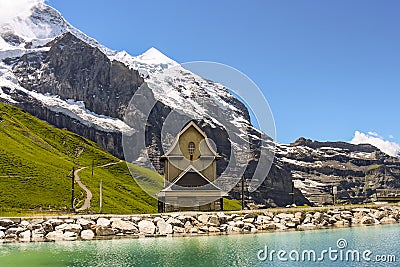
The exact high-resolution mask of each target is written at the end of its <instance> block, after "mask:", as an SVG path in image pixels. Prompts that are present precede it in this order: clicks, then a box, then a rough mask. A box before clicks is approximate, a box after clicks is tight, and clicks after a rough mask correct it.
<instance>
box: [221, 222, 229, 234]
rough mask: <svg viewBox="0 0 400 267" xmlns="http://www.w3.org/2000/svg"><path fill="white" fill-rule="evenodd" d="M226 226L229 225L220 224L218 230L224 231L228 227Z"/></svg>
mask: <svg viewBox="0 0 400 267" xmlns="http://www.w3.org/2000/svg"><path fill="white" fill-rule="evenodd" d="M228 227H229V225H228V224H221V225H220V226H219V230H220V231H221V232H226V230H227V229H228Z"/></svg>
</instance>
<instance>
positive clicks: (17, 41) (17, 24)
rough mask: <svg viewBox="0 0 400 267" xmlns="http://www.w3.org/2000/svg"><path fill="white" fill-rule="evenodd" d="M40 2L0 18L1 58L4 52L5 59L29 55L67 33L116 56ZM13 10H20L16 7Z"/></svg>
mask: <svg viewBox="0 0 400 267" xmlns="http://www.w3.org/2000/svg"><path fill="white" fill-rule="evenodd" d="M43 2H44V1H41V0H34V1H31V2H30V5H29V6H28V7H25V11H24V12H17V13H14V14H12V15H9V16H7V17H1V18H0V57H1V56H2V54H3V53H2V51H5V50H8V53H7V55H12V56H17V55H19V56H20V55H22V54H24V53H28V52H32V49H37V48H41V47H43V46H45V45H46V44H48V43H49V42H51V41H52V40H54V39H55V38H56V37H58V36H60V35H63V34H65V33H67V32H70V33H72V34H73V35H75V36H76V37H78V38H79V39H81V40H83V41H84V42H86V43H88V44H90V45H91V46H94V47H97V48H99V49H100V50H101V51H102V52H103V53H104V54H106V55H108V56H111V55H115V54H116V52H115V51H113V50H110V49H108V48H106V47H104V46H103V45H101V44H99V43H98V42H97V41H96V40H94V39H93V38H90V37H89V36H87V35H85V34H84V33H82V32H81V31H80V30H78V29H76V28H75V27H73V26H72V25H71V24H69V23H68V22H67V21H66V20H65V19H64V18H63V16H62V15H61V14H60V12H58V11H57V10H56V9H54V8H53V7H51V6H48V5H46V4H44V3H43ZM1 5H3V3H1ZM7 5H8V4H7ZM10 6H11V5H10ZM1 7H2V6H1ZM15 8H21V7H17V6H15V7H14V9H15ZM11 9H12V7H11ZM10 50H14V53H13V54H10ZM4 56H5V55H3V57H4Z"/></svg>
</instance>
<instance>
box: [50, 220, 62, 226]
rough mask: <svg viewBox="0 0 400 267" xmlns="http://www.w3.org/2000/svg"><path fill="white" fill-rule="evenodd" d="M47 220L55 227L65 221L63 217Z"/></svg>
mask: <svg viewBox="0 0 400 267" xmlns="http://www.w3.org/2000/svg"><path fill="white" fill-rule="evenodd" d="M47 222H48V223H50V224H51V225H52V226H53V227H56V226H58V225H61V224H63V223H64V221H63V220H61V219H50V220H48V221H47Z"/></svg>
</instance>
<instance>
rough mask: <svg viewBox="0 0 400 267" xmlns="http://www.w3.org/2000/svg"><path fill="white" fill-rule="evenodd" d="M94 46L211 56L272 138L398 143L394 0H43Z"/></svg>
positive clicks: (399, 34) (399, 43)
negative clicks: (247, 97)
mask: <svg viewBox="0 0 400 267" xmlns="http://www.w3.org/2000/svg"><path fill="white" fill-rule="evenodd" d="M47 3H48V4H49V5H51V6H53V7H55V8H56V9H58V10H59V11H60V12H61V13H62V14H63V16H64V17H65V18H66V19H67V20H68V21H69V22H70V23H71V24H72V25H74V26H75V27H77V28H79V29H80V30H82V31H83V32H84V33H86V34H87V35H89V36H91V37H93V38H95V39H97V40H98V41H99V42H101V43H102V44H104V45H106V46H108V47H110V48H112V49H115V50H126V51H128V52H129V53H130V54H132V55H137V54H140V53H142V52H144V51H146V50H147V49H148V48H150V47H152V46H154V47H156V48H157V49H159V50H160V51H162V52H163V53H164V54H166V55H167V56H168V57H170V58H172V59H174V60H176V61H178V62H188V61H196V60H206V61H215V62H220V63H223V64H227V65H229V66H232V67H234V68H236V69H238V70H240V71H242V72H243V73H245V74H246V75H247V76H249V77H250V78H251V79H252V80H253V81H254V82H255V83H256V84H257V85H258V86H259V87H260V89H261V90H262V91H263V93H264V95H265V96H266V98H267V100H268V102H269V104H270V106H271V109H272V112H273V114H274V117H275V123H276V131H277V139H278V141H280V142H283V143H290V142H293V141H294V140H296V139H297V138H299V137H301V136H304V137H307V138H311V139H316V140H320V141H326V140H330V141H337V140H342V141H350V140H352V138H353V136H354V133H355V131H360V132H363V133H368V132H376V133H378V134H379V135H380V136H381V137H382V138H383V139H386V140H389V141H391V142H397V143H400V118H399V101H400V16H399V15H398V14H399V10H400V2H399V1H395V0H393V1H390V0H383V1H376V0H375V1H369V0H362V1H361V0H352V1H347V0H335V1H305V0H304V1H285V0H279V1H268V0H267V1H221V0H220V1H190V4H189V1H174V0H169V1H161V0H160V1H144V0H143V1H128V0H119V1H102V0H96V1H94V0H85V1H82V0H80V1H78V0H68V1H65V0H49V1H47Z"/></svg>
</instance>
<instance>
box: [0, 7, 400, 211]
mask: <svg viewBox="0 0 400 267" xmlns="http://www.w3.org/2000/svg"><path fill="white" fill-rule="evenodd" d="M140 88H145V89H146V90H147V91H146V93H147V95H146V98H143V99H144V100H143V102H141V104H143V105H139V106H137V107H136V110H135V112H138V113H140V114H141V113H143V114H145V111H144V109H145V108H146V105H148V103H150V102H154V103H155V105H154V107H153V108H152V109H151V112H150V114H148V121H146V140H145V141H146V148H145V149H144V150H140V151H133V152H132V153H133V154H132V155H129V157H130V159H131V160H132V161H134V162H136V163H138V164H141V163H143V162H142V159H143V154H145V153H148V154H150V158H151V159H152V161H153V164H154V165H155V166H156V167H158V162H157V159H158V157H159V156H160V155H161V154H163V151H165V149H166V147H168V144H169V143H170V142H172V139H173V137H174V136H168V135H167V136H164V137H163V136H162V130H163V124H164V123H165V122H166V121H167V120H168V119H169V116H171V114H175V117H174V118H176V119H183V120H184V119H191V118H194V119H195V120H196V121H197V123H198V124H199V125H200V126H201V127H202V128H203V130H204V131H205V132H206V133H207V136H208V137H209V138H211V139H212V140H214V142H215V143H216V147H217V151H218V153H219V154H220V155H221V156H222V160H220V161H219V162H218V164H217V169H218V173H219V174H221V173H224V170H225V169H226V166H227V165H228V164H229V162H234V163H235V164H236V165H237V166H240V165H241V164H244V163H246V164H247V167H246V166H244V167H246V172H245V175H246V177H251V176H252V174H253V173H254V171H255V169H256V167H257V164H258V159H259V158H260V146H262V145H263V146H266V147H268V149H269V150H273V149H274V147H275V146H276V157H275V159H274V163H273V165H272V167H271V172H270V173H269V175H268V177H267V178H266V179H265V181H264V182H263V183H262V184H261V186H260V188H259V189H258V190H257V191H256V192H254V193H252V198H253V200H254V201H255V202H256V203H258V204H260V203H261V204H265V203H266V204H268V205H287V204H290V203H291V201H292V196H291V195H290V193H291V192H292V181H294V183H295V187H296V188H295V190H294V191H295V196H296V197H295V198H296V203H297V204H304V203H308V204H310V203H311V202H314V203H323V202H329V197H330V190H331V188H332V186H333V185H337V186H339V191H340V192H341V194H342V196H343V198H344V199H347V200H346V201H353V202H357V201H364V200H365V197H364V199H363V198H362V197H359V198H356V197H355V196H358V195H360V196H361V195H363V194H364V195H363V196H369V195H372V192H373V190H371V188H372V189H374V188H380V187H383V188H398V187H400V182H399V181H400V171H399V170H400V162H399V160H397V159H395V158H391V157H389V156H387V155H385V154H382V153H381V152H380V151H379V150H378V149H376V148H375V147H372V146H365V145H350V144H346V143H319V142H312V141H310V140H305V139H299V140H298V141H297V142H295V143H294V144H291V145H284V144H279V143H275V142H273V141H271V140H270V139H269V138H268V137H267V136H266V135H265V134H263V133H261V132H260V131H259V130H257V129H255V128H254V127H253V126H252V125H251V122H250V116H249V113H248V111H247V108H246V107H245V105H244V104H243V103H242V102H240V101H239V100H238V99H237V98H235V97H234V96H233V95H232V94H231V93H230V92H229V90H228V89H227V88H225V87H224V86H223V85H221V84H219V83H215V82H212V81H210V80H207V79H204V78H202V77H200V76H198V75H196V74H194V73H192V72H190V71H188V70H186V69H184V68H183V67H182V66H181V65H180V64H179V63H177V62H175V61H174V60H172V59H170V58H168V57H167V56H165V55H164V54H162V53H161V52H160V51H158V50H157V49H155V48H150V49H149V50H148V51H146V52H144V53H143V54H141V55H137V56H132V55H129V54H128V53H127V52H126V51H121V52H117V51H113V50H111V49H109V48H106V47H104V46H103V45H101V44H99V43H98V42H97V41H96V40H94V39H92V38H90V37H88V36H86V35H85V34H83V33H82V32H81V31H79V30H78V29H76V28H74V27H73V26H71V25H70V24H69V23H68V22H67V21H65V19H64V18H63V17H62V16H61V14H60V13H59V12H58V11H57V10H55V9H53V8H52V7H50V6H48V5H45V4H37V5H36V6H34V7H33V8H32V10H31V12H28V13H26V14H21V15H18V16H15V17H13V18H11V19H10V20H8V21H7V22H2V23H1V25H0V101H1V102H5V103H10V104H12V105H16V106H18V107H21V108H22V109H24V110H26V111H27V112H29V113H31V114H33V115H34V116H36V117H38V118H40V119H42V120H45V121H47V122H49V123H50V124H52V125H55V126H56V127H59V128H67V129H69V130H71V131H73V132H75V133H77V134H80V135H82V136H85V137H87V138H89V139H91V140H93V141H95V142H97V143H98V144H99V145H100V146H102V147H103V148H104V149H106V150H108V151H109V152H111V153H113V154H114V155H116V156H118V157H120V158H123V157H124V154H123V150H122V142H123V141H122V135H123V134H125V133H130V132H135V131H136V130H137V129H138V127H141V126H143V125H138V124H135V122H131V121H126V120H124V118H125V114H126V112H127V110H128V111H129V109H128V106H129V103H130V101H131V99H132V96H133V95H134V94H135V92H136V91H137V90H139V89H140ZM146 116H147V115H146ZM228 132H231V133H233V134H232V135H228ZM261 140H263V141H264V143H263V142H261ZM247 146H248V147H247ZM232 147H235V148H236V149H237V150H238V151H241V150H243V151H247V150H248V148H249V149H250V152H251V153H250V154H251V157H250V161H249V153H248V152H243V153H239V154H237V155H235V158H233V159H232V157H231V148H232ZM376 166H378V167H376ZM159 167H160V168H161V169H162V166H159ZM242 167H243V166H242ZM383 172H385V177H384V178H382V177H381V176H382V173H383ZM224 175H225V176H224V179H236V180H235V181H237V179H240V177H237V176H236V177H235V175H236V174H235V173H234V172H233V173H228V174H227V173H225V174H224ZM365 177H368V179H369V180H368V183H367V182H366V181H365ZM263 178H265V177H260V179H263ZM366 184H368V186H366ZM360 186H363V188H362V189H360ZM239 191H240V190H238V189H234V190H233V191H232V192H231V195H232V196H236V197H238V194H239ZM354 199H357V200H354ZM310 201H311V202H310Z"/></svg>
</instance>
